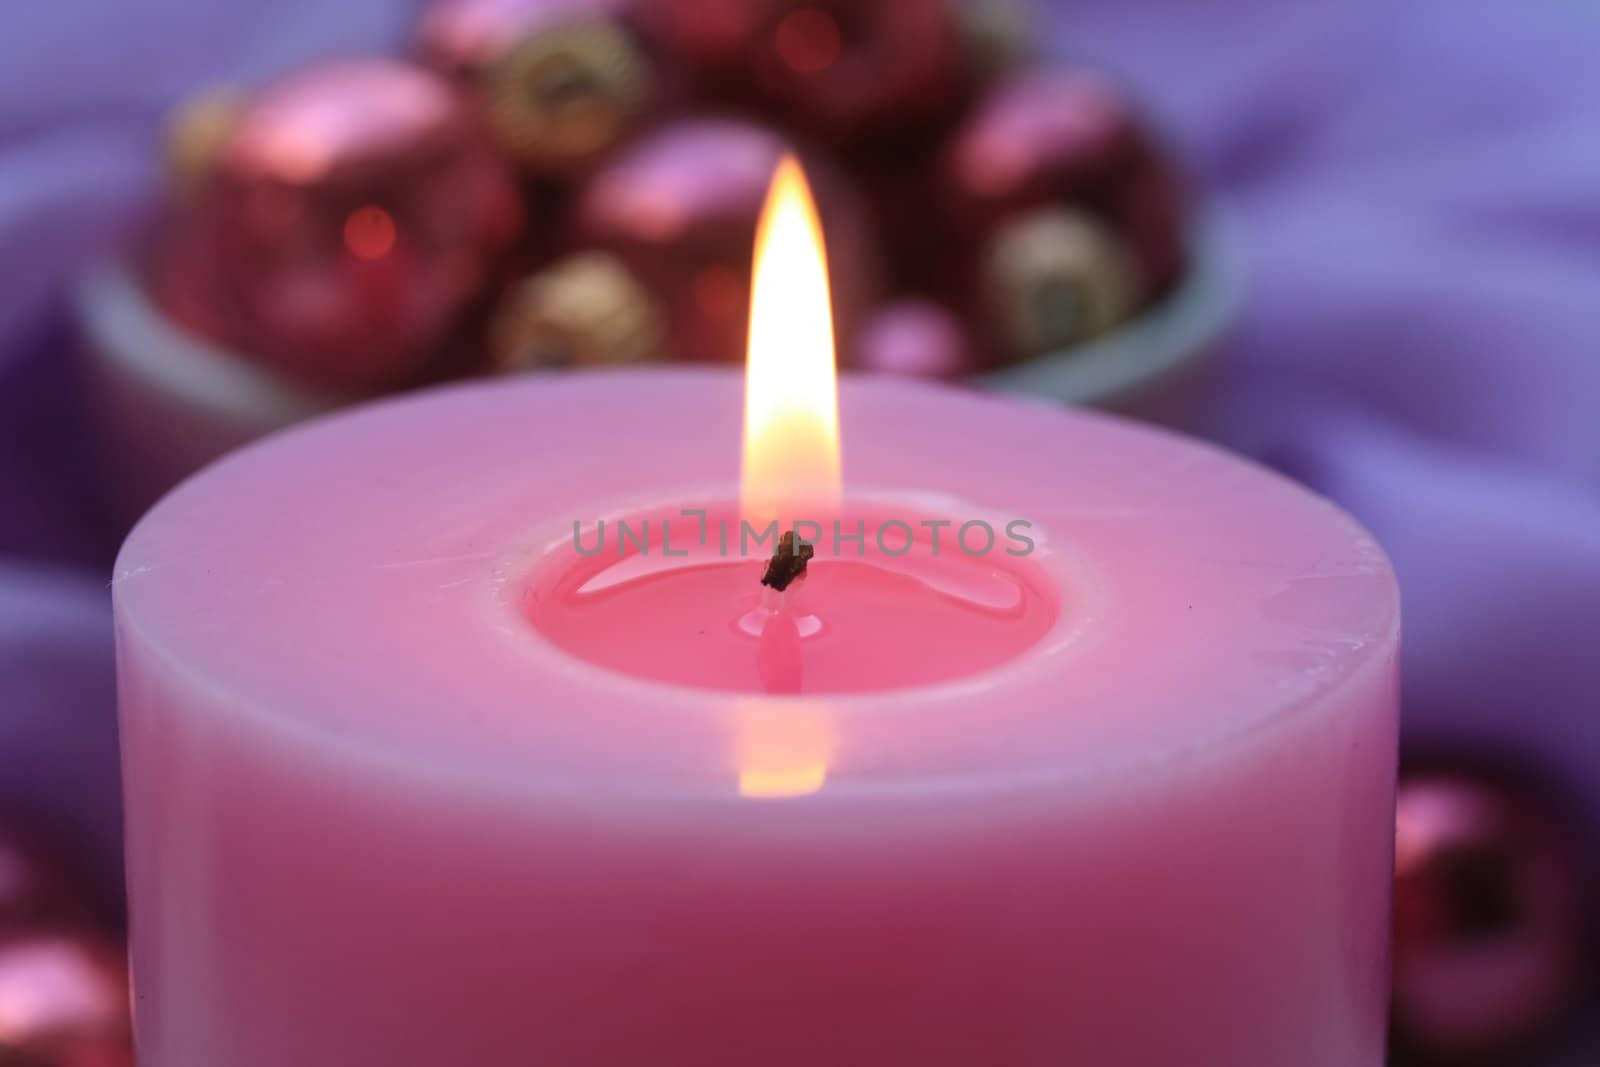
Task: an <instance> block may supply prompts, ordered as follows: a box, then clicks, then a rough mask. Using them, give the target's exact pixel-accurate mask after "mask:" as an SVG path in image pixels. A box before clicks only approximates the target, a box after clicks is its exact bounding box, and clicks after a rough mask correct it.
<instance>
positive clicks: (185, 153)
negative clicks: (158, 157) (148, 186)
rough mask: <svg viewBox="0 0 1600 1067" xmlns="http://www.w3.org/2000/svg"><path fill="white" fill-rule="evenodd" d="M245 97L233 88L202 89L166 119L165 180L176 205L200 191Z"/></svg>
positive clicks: (236, 119) (230, 131)
mask: <svg viewBox="0 0 1600 1067" xmlns="http://www.w3.org/2000/svg"><path fill="white" fill-rule="evenodd" d="M244 99H245V98H244V94H243V93H241V92H240V91H239V90H237V89H233V88H217V89H208V90H205V91H203V92H201V93H199V94H197V95H195V96H194V97H191V98H190V99H189V100H186V101H184V102H183V103H182V104H180V105H179V106H178V107H177V108H176V109H174V111H173V113H172V114H171V115H169V116H168V118H167V140H166V181H167V190H168V193H169V195H170V196H171V197H172V198H173V199H174V200H176V201H177V202H179V203H184V202H187V201H188V200H190V198H192V197H193V196H194V194H195V191H196V190H197V189H199V188H201V187H202V186H203V185H204V183H205V179H206V176H207V175H208V174H210V173H211V169H212V167H213V165H214V164H215V163H216V159H217V154H218V153H219V152H220V151H221V150H222V146H223V145H224V144H226V143H227V140H228V137H229V135H230V134H231V133H232V132H233V127H234V125H235V124H236V123H237V122H238V121H239V115H240V112H241V111H242V110H243V108H244Z"/></svg>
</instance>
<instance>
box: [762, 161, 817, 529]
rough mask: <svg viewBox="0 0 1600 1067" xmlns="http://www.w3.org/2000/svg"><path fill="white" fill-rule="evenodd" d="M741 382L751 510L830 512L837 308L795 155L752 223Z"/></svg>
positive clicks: (782, 166) (768, 514) (766, 515)
mask: <svg viewBox="0 0 1600 1067" xmlns="http://www.w3.org/2000/svg"><path fill="white" fill-rule="evenodd" d="M744 389H745V401H744V471H743V484H742V486H741V507H742V510H743V512H744V515H745V517H746V518H749V519H761V520H763V521H766V520H769V519H774V518H776V519H788V520H792V519H795V518H799V517H803V518H806V519H811V520H813V521H815V520H819V519H821V518H825V517H828V516H830V515H831V514H832V513H833V512H834V511H835V510H836V509H837V507H838V503H839V483H840V464H839V386H838V373H837V371H836V370H835V368H834V354H833V311H832V308H831V307H830V305H829V300H828V268H827V256H826V253H825V251H824V245H823V239H822V223H821V220H820V219H819V218H818V216H817V208H816V205H815V204H814V203H813V202H812V199H811V190H810V189H809V188H808V187H807V185H806V178H805V173H804V172H803V171H802V170H801V168H800V164H799V162H798V161H797V160H796V159H795V158H794V157H793V156H785V157H784V159H783V161H782V162H781V163H779V164H778V168H777V170H776V171H775V172H774V173H773V176H772V184H771V186H770V187H769V188H768V190H767V200H766V204H765V206H764V207H763V208H762V210H761V221H760V224H759V225H758V226H757V228H756V244H755V267H754V272H753V276H752V280H751V287H750V340H749V350H748V362H747V365H746V373H745V387H744ZM802 511H804V512H805V514H804V515H801V514H800V512H802Z"/></svg>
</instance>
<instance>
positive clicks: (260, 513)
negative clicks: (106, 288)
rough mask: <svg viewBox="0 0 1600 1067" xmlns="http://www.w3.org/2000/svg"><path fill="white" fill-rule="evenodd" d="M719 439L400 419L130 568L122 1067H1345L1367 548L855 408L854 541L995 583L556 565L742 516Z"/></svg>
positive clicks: (1063, 460)
mask: <svg viewBox="0 0 1600 1067" xmlns="http://www.w3.org/2000/svg"><path fill="white" fill-rule="evenodd" d="M741 389H742V382H741V380H740V378H739V377H738V376H737V375H734V374H722V373H717V372H711V371H706V372H684V371H658V372H654V373H628V374H614V375H588V376H580V377H573V378H563V379H559V380H548V379H547V380H541V381H530V382H526V383H518V384H509V385H507V384H502V385H496V386H477V387H464V388H456V389H451V390H446V391H443V392H438V393H434V394H432V395H428V396H421V397H416V398H411V399H404V400H398V401H392V402H388V403H384V404H381V405H377V406H373V407H369V408H367V409H364V410H362V411H359V412H355V413H351V414H348V415H343V416H338V417H335V418H332V419H328V420H324V421H321V422H319V423H316V424H313V425H311V426H308V427H306V428H304V429H300V430H296V431H292V432H290V433H287V434H284V435H280V436H278V437H276V438H274V439H271V440H269V441H267V442H265V443H263V444H261V445H257V446H254V447H251V448H249V449H246V450H245V451H243V452H240V453H236V454H235V455H233V456H232V457H230V458H228V459H226V460H224V461H223V462H221V463H220V464H218V465H216V466H214V467H212V468H210V469H209V470H208V471H206V472H205V473H203V474H201V475H200V476H199V477H197V478H195V479H193V480H191V481H190V482H188V483H186V484H185V485H184V486H182V487H181V488H179V489H178V490H177V491H176V492H174V493H173V494H172V495H170V496H169V497H168V498H167V499H166V500H165V501H164V502H163V503H162V504H160V505H159V506H158V507H157V508H156V509H155V510H154V511H153V512H151V513H150V514H149V515H148V516H147V517H146V518H145V520H144V521H143V522H142V523H141V524H140V526H139V527H138V529H137V530H135V531H134V533H133V535H132V536H131V537H130V538H129V540H128V543H127V545H126V546H125V547H124V549H123V553H122V556H121V558H120V559H119V561H118V564H117V571H116V577H115V582H114V594H115V598H116V606H117V634H118V650H119V666H120V684H121V710H122V727H123V744H124V765H125V772H126V794H127V819H128V863H129V886H130V892H131V904H132V923H133V947H134V969H135V980H136V985H137V991H138V997H137V1015H138V1027H139V1041H140V1052H141V1056H142V1059H141V1062H142V1063H143V1064H144V1065H145V1067H217V1065H220V1064H226V1065H228V1067H283V1065H285V1064H294V1065H295V1067H351V1065H362V1067H365V1065H380V1064H381V1065H384V1067H437V1065H439V1064H458V1063H459V1064H468V1063H470V1064H472V1065H474V1067H513V1065H515V1067H524V1065H526V1064H528V1063H541V1064H558V1065H561V1067H584V1065H608V1067H610V1065H629V1064H641V1065H642V1064H651V1065H659V1064H685V1065H688V1064H693V1065H696V1067H716V1065H720V1064H729V1065H732V1064H740V1065H744V1064H751V1063H759V1064H762V1065H763V1067H787V1065H791V1064H792V1065H796V1067H800V1065H805V1067H814V1065H816V1064H819V1063H828V1064H867V1063H870V1064H884V1065H889V1064H895V1065H898V1064H908V1065H909V1064H915V1065H917V1067H972V1065H975V1064H982V1065H985V1067H991V1065H992V1067H1017V1065H1021V1067H1033V1065H1038V1067H1060V1065H1062V1064H1080V1063H1081V1064H1094V1065H1096V1067H1192V1065H1196V1064H1202V1065H1207V1067H1211V1065H1216V1067H1284V1065H1286V1064H1294V1065H1295V1067H1378V1065H1379V1064H1381V1063H1382V1060H1383V1030H1384V1015H1385V1009H1386V992H1387V988H1386V952H1385V944H1386V940H1387V914H1388V900H1389V896H1388V894H1389V884H1390V870H1391V863H1392V854H1393V785H1394V763H1395V727H1396V652H1397V643H1398V635H1399V616H1398V604H1397V596H1396V591H1395V586H1394V581H1393V577H1392V574H1391V573H1390V570H1389V567H1388V565H1387V563H1386V562H1385V560H1384V557H1383V555H1382V552H1381V551H1380V550H1379V549H1378V548H1377V546H1376V545H1375V544H1374V543H1373V542H1372V541H1371V539H1370V538H1369V537H1368V536H1367V535H1366V534H1365V533H1364V532H1363V531H1362V530H1360V529H1359V528H1358V527H1357V526H1356V525H1355V524H1354V523H1352V522H1351V521H1350V520H1349V519H1348V518H1346V517H1344V516H1343V515H1342V514H1340V513H1339V512H1338V511H1336V510H1335V509H1334V508H1332V507H1331V506H1330V505H1329V504H1327V503H1326V502H1324V501H1322V500H1320V499H1318V498H1316V497H1314V496H1312V495H1310V494H1308V493H1306V492H1305V491H1303V490H1301V489H1299V488H1297V487H1295V486H1293V485H1292V484H1290V483H1289V482H1287V481H1285V480H1283V479H1280V478H1278V477H1276V476H1274V475H1272V474H1269V473H1267V472H1264V471H1261V470H1259V469H1257V468H1255V467H1253V466H1251V465H1250V464H1248V463H1245V462H1243V461H1241V460H1238V459H1236V458H1233V457H1230V456H1228V455H1226V454H1224V453H1222V452H1220V451H1218V450H1216V449H1214V448H1211V447H1209V446H1205V445H1202V444H1198V443H1195V442H1190V441H1186V440H1184V439H1181V438H1178V437H1174V436H1171V435H1168V434H1165V433H1162V432H1158V431H1152V430H1149V429H1141V428H1138V427H1135V426H1133V425H1131V424H1127V423H1123V422H1120V421H1116V420H1112V419H1108V418H1105V417H1098V416H1092V415H1083V414H1068V413H1063V412H1061V411H1059V410H1052V409H1047V408H1044V407H1028V406H1022V405H1018V404H1015V403H1011V402H1007V401H1001V400H996V399H988V398H982V397H977V396H971V395H967V394H963V393H956V392H952V391H945V390H940V389H936V388H933V387H929V386H921V385H914V384H910V383H902V382H887V381H882V380H879V381H863V382H849V381H847V382H845V383H844V384H843V386H842V389H841V406H842V424H843V427H844V448H845V451H844V457H845V475H846V482H847V492H846V513H847V514H848V513H850V509H852V508H854V509H856V510H857V511H859V512H860V513H861V514H863V515H865V516H866V517H867V518H869V519H872V520H873V521H876V522H879V523H882V522H883V521H885V520H887V519H891V518H907V519H909V520H910V521H911V522H912V523H916V522H917V521H918V520H919V518H921V517H926V516H940V517H949V518H952V519H957V518H959V519H972V518H986V519H994V520H1005V521H1009V520H1012V519H1019V520H1026V521H1027V522H1028V523H1030V524H1031V525H1030V528H1029V534H1030V536H1031V538H1032V539H1033V541H1034V542H1035V547H1034V550H1033V551H1032V552H1031V553H1029V554H1028V555H1026V556H1024V557H998V558H993V559H987V558H980V557H972V556H966V555H962V556H958V557H954V558H951V559H935V558H933V557H932V556H931V555H922V556H919V555H917V554H915V553H913V554H910V555H908V556H906V557H895V558H893V559H885V558H871V557H870V554H869V558H867V559H864V560H855V559H849V558H845V557H842V556H840V557H834V556H830V555H828V554H823V553H819V556H818V557H817V558H816V559H815V560H814V561H813V564H812V567H813V568H814V572H813V573H809V574H808V576H807V577H806V578H804V579H802V580H801V582H800V583H799V585H798V586H793V587H791V590H790V592H791V593H792V594H794V596H793V597H791V596H790V594H785V598H784V599H783V601H782V602H781V603H774V602H773V601H771V600H770V599H764V598H759V596H758V595H757V594H752V593H748V592H745V591H744V590H745V589H747V583H749V582H753V581H754V574H755V573H758V572H759V571H760V561H759V560H755V559H734V560H730V561H726V562H724V560H723V559H722V558H721V557H720V556H719V557H718V558H717V559H707V558H703V557H701V556H696V555H691V556H690V557H687V562H685V558H684V557H675V558H673V559H672V560H670V561H668V560H665V559H664V558H662V559H651V560H650V561H649V565H648V567H645V566H644V561H643V560H642V559H641V560H635V561H633V563H631V564H630V563H629V562H628V560H627V558H626V554H625V556H624V558H623V560H622V561H621V562H619V560H618V558H617V557H616V556H615V555H612V556H611V558H609V559H607V560H604V561H602V560H601V558H600V557H599V556H594V557H581V558H580V557H577V556H575V555H574V541H573V524H574V523H578V524H579V527H580V528H583V527H586V526H587V525H588V524H593V523H596V522H597V521H598V520H599V519H601V518H606V519H612V520H615V519H616V518H619V517H625V516H644V515H649V514H660V513H663V512H666V513H676V512H678V511H679V510H680V509H682V508H706V509H708V512H710V513H713V514H714V513H715V512H716V510H717V508H718V507H719V502H725V501H726V500H728V499H729V496H730V491H731V490H730V487H731V486H733V485H734V484H735V483H736V481H737V474H738V462H739V457H738V454H737V442H738V441H739V439H740V412H741V403H740V399H741ZM1003 528H1004V527H1003V524H1002V525H999V526H997V529H1001V530H1003ZM697 547H698V546H697ZM674 548H675V549H676V548H677V544H676V543H675V545H674ZM602 563H603V564H604V565H603V566H601V564H602ZM591 564H592V565H593V566H594V567H596V568H598V569H597V570H594V571H593V572H590V570H589V569H588V568H589V566H590V565H591ZM618 567H623V568H624V569H623V570H620V571H619V570H617V568H618ZM628 567H634V568H639V567H644V570H642V571H641V570H638V569H633V570H629V569H627V568H628ZM861 567H871V568H873V571H872V573H871V574H864V573H858V572H857V571H854V570H852V568H861ZM654 568H660V569H659V570H656V569H654ZM897 568H898V569H897ZM852 575H854V576H853V577H852ZM596 580H598V583H599V584H598V585H593V584H590V583H591V582H594V581H596ZM901 580H903V581H904V583H905V584H904V587H903V595H904V596H905V597H906V598H907V599H905V600H901V599H900V598H898V597H897V596H895V594H894V593H893V592H892V590H890V589H889V588H888V586H893V585H895V584H896V583H897V582H900V581H901ZM702 582H703V583H704V592H705V596H706V597H707V599H706V600H705V601H704V603H705V604H706V605H708V606H705V607H703V608H701V607H700V606H698V605H699V604H700V602H699V601H697V600H696V599H695V598H694V597H693V595H692V593H693V591H694V590H695V589H697V588H700V584H701V583H702ZM883 583H887V585H885V584H883ZM556 592H561V593H563V596H562V597H558V598H557V599H558V600H560V601H561V603H560V604H559V605H558V606H557V607H556V608H554V609H552V608H551V607H550V601H549V600H548V598H547V594H552V593H556ZM729 593H731V594H732V595H731V598H730V596H729V595H728V594H729ZM567 594H570V595H567ZM596 596H597V597H599V598H600V599H599V600H590V599H586V598H587V597H596ZM752 597H757V598H756V599H747V598H752ZM796 598H798V599H796ZM728 599H731V600H733V601H734V603H731V604H728V603H725V601H727V600H728ZM686 603H687V604H689V605H693V606H691V607H685V606H684V605H685V604H686ZM908 605H909V606H908ZM751 610H755V611H756V612H757V615H756V617H755V619H754V624H755V627H754V628H755V630H756V633H755V636H751V633H750V632H749V627H750V626H751V625H752V623H751V620H749V619H748V618H747V616H748V614H749V612H750V611H751ZM763 611H764V612H765V614H764V615H763V614H761V613H762V612H763ZM685 612H687V613H688V614H685ZM986 612H987V614H985V613H986ZM874 620H876V622H877V625H876V626H874ZM702 625H704V626H705V627H706V628H707V629H708V630H709V629H710V628H712V627H713V626H715V627H720V628H721V629H718V630H717V633H716V634H715V636H714V640H712V641H710V642H708V643H701V642H698V641H696V640H694V638H695V637H697V636H698V635H690V634H688V633H687V630H686V629H685V627H689V626H693V627H696V628H698V627H700V626H702ZM950 627H956V628H958V629H960V630H961V631H962V632H964V633H967V634H969V635H976V636H974V637H972V640H973V641H977V642H979V643H981V644H983V646H984V647H983V648H982V649H981V650H976V651H975V650H972V649H968V648H966V647H961V648H953V647H952V646H951V644H950V643H949V639H948V630H949V628H950ZM607 628H609V634H607V633H606V630H607ZM841 633H843V634H845V635H847V636H841ZM769 634H770V636H769ZM830 635H832V636H831V637H830ZM707 636H708V637H709V636H711V635H709V634H708V635H707ZM919 636H920V638H921V639H922V640H921V643H920V644H919V641H918V637H919ZM830 640H832V641H833V642H834V644H833V645H829V644H828V643H827V642H828V641H830ZM847 646H848V647H847ZM863 648H865V649H867V650H868V651H869V652H870V653H871V654H870V655H867V654H863V653H861V649H863ZM919 648H920V652H919ZM708 649H709V651H708ZM852 649H854V651H852ZM980 653H981V654H980ZM746 656H752V657H754V658H753V659H749V658H746ZM919 656H921V657H922V658H921V659H919V658H918V657H919ZM963 656H965V657H970V658H967V659H961V660H960V662H955V660H957V659H958V658H959V657H963ZM763 657H765V658H764V659H763ZM884 661H887V662H884ZM719 663H720V664H723V665H724V666H725V667H726V666H727V665H729V664H735V666H734V667H729V668H728V669H727V670H724V668H723V667H718V666H717V664H719ZM874 663H878V665H877V666H874ZM663 664H665V665H663ZM796 671H798V674H796V673H795V672H796ZM690 681H693V682H696V684H693V685H691V684H682V683H685V682H690ZM775 693H776V694H779V695H774V694H775Z"/></svg>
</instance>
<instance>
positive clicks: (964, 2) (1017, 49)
mask: <svg viewBox="0 0 1600 1067" xmlns="http://www.w3.org/2000/svg"><path fill="white" fill-rule="evenodd" d="M951 2H952V3H953V4H954V5H955V9H956V17H957V18H958V19H959V20H960V25H961V36H962V40H963V41H964V42H965V47H966V62H967V64H968V66H969V68H970V69H971V70H972V72H973V75H974V77H975V78H976V79H977V80H979V81H987V80H989V79H990V78H993V77H995V76H997V75H999V74H1002V73H1004V72H1005V71H1007V70H1009V69H1010V68H1012V67H1014V66H1016V65H1017V64H1018V63H1020V62H1022V61H1023V60H1024V59H1026V58H1027V56H1028V53H1029V51H1030V47H1029V38H1030V34H1031V32H1032V30H1033V20H1032V19H1031V18H1030V17H1029V12H1028V4H1027V0H951Z"/></svg>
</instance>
